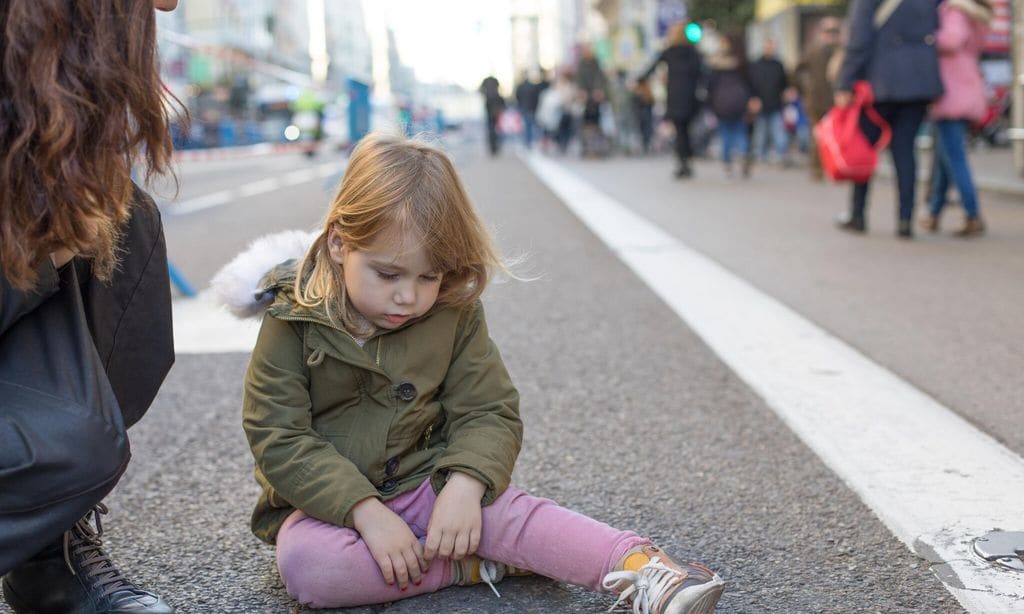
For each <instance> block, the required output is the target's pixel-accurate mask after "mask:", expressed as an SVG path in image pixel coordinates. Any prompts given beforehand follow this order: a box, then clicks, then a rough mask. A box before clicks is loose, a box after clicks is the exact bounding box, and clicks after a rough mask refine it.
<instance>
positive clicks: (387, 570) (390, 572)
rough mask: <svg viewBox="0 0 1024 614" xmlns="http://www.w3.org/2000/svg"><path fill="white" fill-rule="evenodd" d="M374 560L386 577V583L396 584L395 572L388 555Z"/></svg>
mask: <svg viewBox="0 0 1024 614" xmlns="http://www.w3.org/2000/svg"><path fill="white" fill-rule="evenodd" d="M374 560H375V561H377V567H380V573H381V575H383V576H384V582H386V583H387V584H394V583H395V571H394V569H392V568H391V559H390V558H388V556H387V555H384V556H383V557H381V558H379V559H374Z"/></svg>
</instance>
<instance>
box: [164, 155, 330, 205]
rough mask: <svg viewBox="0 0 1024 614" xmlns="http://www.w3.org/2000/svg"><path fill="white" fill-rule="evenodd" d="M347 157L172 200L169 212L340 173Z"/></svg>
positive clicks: (249, 196) (220, 203)
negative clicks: (277, 175)
mask: <svg viewBox="0 0 1024 614" xmlns="http://www.w3.org/2000/svg"><path fill="white" fill-rule="evenodd" d="M347 164H348V160H332V161H330V162H324V163H322V164H319V165H317V166H314V167H312V168H302V169H298V170H293V171H290V172H288V173H285V174H284V175H282V176H280V177H268V178H266V179H260V180H258V181H254V182H251V183H246V184H242V185H239V186H235V187H233V188H229V189H226V190H218V191H216V192H211V193H209V194H204V195H202V196H196V197H194V198H189V199H187V200H182V201H178V202H172V203H169V204H168V205H167V208H166V213H167V214H168V215H187V214H189V213H195V212H196V211H202V210H204V209H210V208H212V207H219V206H221V205H226V204H228V203H232V202H237V201H239V200H242V199H245V198H251V197H253V196H257V195H259V194H266V193H268V192H273V191H275V190H279V189H281V188H284V187H290V186H294V185H299V184H302V183H307V182H310V181H314V180H316V179H326V178H328V177H332V176H334V175H341V174H342V173H344V172H345V168H346V166H347Z"/></svg>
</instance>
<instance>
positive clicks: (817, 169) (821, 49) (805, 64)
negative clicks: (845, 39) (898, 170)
mask: <svg viewBox="0 0 1024 614" xmlns="http://www.w3.org/2000/svg"><path fill="white" fill-rule="evenodd" d="M839 37H840V24H839V20H838V19H836V18H835V17H824V18H822V19H821V21H819V22H818V28H817V32H816V34H815V39H814V43H813V44H812V45H811V46H810V47H809V48H808V49H807V51H805V52H804V55H803V57H801V59H800V62H799V64H797V67H796V70H795V71H794V73H795V74H794V77H793V81H794V84H795V85H796V87H797V89H798V90H799V91H800V98H801V100H802V102H803V105H804V110H805V112H806V113H807V120H808V122H809V123H810V127H811V128H813V127H814V126H816V125H817V124H818V122H820V121H821V118H822V117H825V114H826V113H828V110H829V109H831V108H832V89H833V86H834V85H835V83H834V80H833V79H832V78H831V77H830V75H829V73H828V71H829V64H830V62H832V59H833V58H834V57H835V56H836V54H837V53H839V52H840V49H841V46H840V38H839ZM807 153H808V165H809V167H810V171H811V177H812V178H813V179H815V180H817V181H821V180H823V179H824V178H825V175H824V172H823V171H822V168H821V159H820V158H818V144H817V143H816V142H815V141H814V130H813V129H812V130H808V147H807Z"/></svg>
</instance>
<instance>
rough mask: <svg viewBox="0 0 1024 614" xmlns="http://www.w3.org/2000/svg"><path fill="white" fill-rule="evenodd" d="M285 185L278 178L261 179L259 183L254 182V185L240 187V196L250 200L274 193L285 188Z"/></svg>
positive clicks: (247, 184)
mask: <svg viewBox="0 0 1024 614" xmlns="http://www.w3.org/2000/svg"><path fill="white" fill-rule="evenodd" d="M284 185H285V183H284V182H283V181H281V180H280V179H278V178H277V177H268V178H266V179H260V180H259V181H253V182H252V183H246V184H244V185H241V186H238V188H237V190H238V195H239V196H241V197H242V198H249V197H252V196H259V195H260V194H263V193H266V192H273V191H274V190H276V189H278V188H281V187H284Z"/></svg>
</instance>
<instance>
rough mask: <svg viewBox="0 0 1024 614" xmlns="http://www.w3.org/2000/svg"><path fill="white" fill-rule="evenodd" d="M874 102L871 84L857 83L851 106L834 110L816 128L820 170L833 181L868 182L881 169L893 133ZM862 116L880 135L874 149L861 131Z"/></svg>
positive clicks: (815, 134) (833, 108) (865, 82)
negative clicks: (879, 161) (879, 162)
mask: <svg viewBox="0 0 1024 614" xmlns="http://www.w3.org/2000/svg"><path fill="white" fill-rule="evenodd" d="M873 102H874V94H873V92H872V91H871V84H870V83H868V82H867V81H857V82H856V83H854V84H853V101H852V102H851V103H850V105H849V106H846V107H832V109H831V110H830V111H829V112H828V113H826V114H825V117H823V118H822V119H821V121H820V122H818V125H817V126H815V127H814V137H815V139H817V141H818V156H819V157H820V158H821V167H822V169H823V170H824V171H825V174H826V175H827V176H828V177H829V178H830V179H832V180H833V181H853V182H856V183H863V182H865V181H867V180H868V179H870V178H871V175H872V174H873V173H874V172H875V166H877V165H878V153H879V152H880V151H882V150H883V149H885V148H886V147H888V145H889V141H890V139H891V138H892V130H891V129H890V128H889V124H888V123H886V121H885V120H884V119H882V117H881V116H880V115H879V114H878V111H876V110H875V107H874V106H873V104H872V103H873ZM861 114H863V115H865V116H866V117H867V118H868V119H869V120H870V121H871V122H872V123H873V124H875V125H876V126H878V129H879V130H880V131H881V136H879V138H878V140H877V141H876V142H875V144H874V145H872V144H871V141H869V140H868V137H867V136H865V135H864V132H863V131H862V130H861V129H860V117H861Z"/></svg>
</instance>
